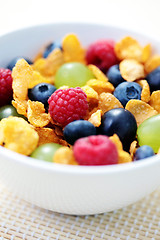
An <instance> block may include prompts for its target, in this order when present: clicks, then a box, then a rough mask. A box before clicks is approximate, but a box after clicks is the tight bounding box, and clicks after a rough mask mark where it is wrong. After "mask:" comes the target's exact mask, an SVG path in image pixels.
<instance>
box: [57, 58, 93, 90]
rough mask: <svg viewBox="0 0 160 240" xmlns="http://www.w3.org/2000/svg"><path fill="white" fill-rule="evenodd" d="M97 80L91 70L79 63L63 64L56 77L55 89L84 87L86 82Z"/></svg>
mask: <svg viewBox="0 0 160 240" xmlns="http://www.w3.org/2000/svg"><path fill="white" fill-rule="evenodd" d="M92 78H95V77H94V75H93V74H92V72H91V71H90V69H89V68H87V67H86V66H85V65H84V64H82V63H78V62H72V63H65V64H63V65H62V66H61V67H60V68H59V69H58V71H57V72H56V75H55V87H56V88H59V87H61V86H64V85H66V86H68V87H82V86H84V85H85V84H86V82H87V81H88V80H90V79H92Z"/></svg>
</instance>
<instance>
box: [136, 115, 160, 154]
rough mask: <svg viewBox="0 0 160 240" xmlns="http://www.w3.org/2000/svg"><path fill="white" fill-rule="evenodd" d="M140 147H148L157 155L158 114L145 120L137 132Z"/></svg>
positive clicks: (159, 138)
mask: <svg viewBox="0 0 160 240" xmlns="http://www.w3.org/2000/svg"><path fill="white" fill-rule="evenodd" d="M137 139H138V143H139V145H140V146H142V145H148V146H150V147H152V148H153V150H154V152H155V153H157V152H158V149H159V148H160V114H158V115H156V116H153V117H150V118H148V119H146V120H145V121H144V122H143V123H141V124H140V125H139V127H138V130H137Z"/></svg>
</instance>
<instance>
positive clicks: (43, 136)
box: [35, 127, 59, 146]
mask: <svg viewBox="0 0 160 240" xmlns="http://www.w3.org/2000/svg"><path fill="white" fill-rule="evenodd" d="M35 130H36V132H37V133H38V136H39V142H38V146H39V145H42V144H45V143H59V137H58V136H57V135H56V133H55V130H54V129H51V128H39V127H36V128H35Z"/></svg>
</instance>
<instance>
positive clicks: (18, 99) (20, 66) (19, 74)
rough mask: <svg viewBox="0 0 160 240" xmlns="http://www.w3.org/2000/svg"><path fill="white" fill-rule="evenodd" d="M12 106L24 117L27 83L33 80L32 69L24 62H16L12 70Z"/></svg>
mask: <svg viewBox="0 0 160 240" xmlns="http://www.w3.org/2000/svg"><path fill="white" fill-rule="evenodd" d="M12 78H13V83H12V88H13V98H14V100H13V101H12V104H13V106H14V107H15V108H16V109H17V112H18V113H19V114H23V115H25V116H26V114H27V100H28V87H29V82H30V80H31V79H32V78H33V70H32V67H31V66H30V65H29V64H28V63H27V62H26V61H25V60H24V59H20V60H18V61H17V63H16V65H15V67H14V68H13V70H12Z"/></svg>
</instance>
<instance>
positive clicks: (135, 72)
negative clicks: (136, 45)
mask: <svg viewBox="0 0 160 240" xmlns="http://www.w3.org/2000/svg"><path fill="white" fill-rule="evenodd" d="M119 69H120V73H121V75H122V77H123V78H124V79H125V80H126V81H128V82H133V81H135V80H137V79H140V78H144V77H145V73H144V66H143V65H142V64H141V63H139V62H138V61H136V60H134V59H125V60H123V61H121V62H120V64H119Z"/></svg>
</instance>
